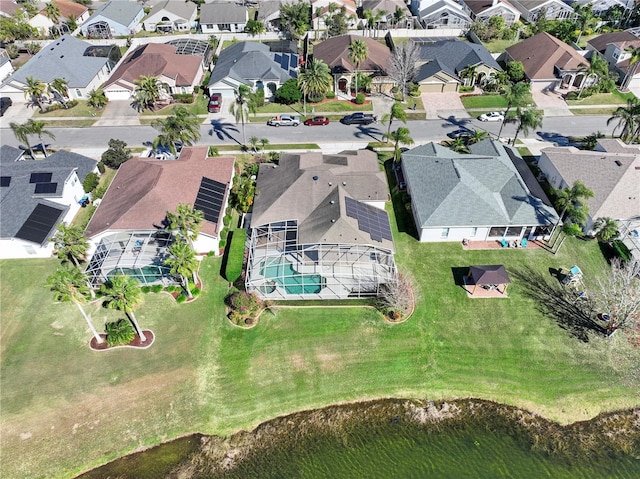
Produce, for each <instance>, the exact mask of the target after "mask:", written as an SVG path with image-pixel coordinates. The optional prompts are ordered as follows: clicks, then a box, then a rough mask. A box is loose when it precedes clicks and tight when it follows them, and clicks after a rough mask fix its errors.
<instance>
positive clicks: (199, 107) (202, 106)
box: [142, 95, 209, 116]
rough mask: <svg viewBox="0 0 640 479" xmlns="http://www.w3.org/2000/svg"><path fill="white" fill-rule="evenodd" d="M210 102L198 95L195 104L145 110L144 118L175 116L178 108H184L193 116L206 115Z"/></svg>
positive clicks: (172, 105)
mask: <svg viewBox="0 0 640 479" xmlns="http://www.w3.org/2000/svg"><path fill="white" fill-rule="evenodd" d="M208 104H209V100H208V99H207V98H206V97H205V96H204V95H196V99H195V101H194V102H193V103H173V104H171V105H169V106H167V107H166V108H162V109H160V110H153V111H151V110H144V111H143V112H142V116H169V115H173V114H174V112H175V110H176V108H178V107H180V106H183V107H185V108H186V109H187V110H188V111H189V113H191V114H193V115H206V114H207V113H208V111H207V106H208Z"/></svg>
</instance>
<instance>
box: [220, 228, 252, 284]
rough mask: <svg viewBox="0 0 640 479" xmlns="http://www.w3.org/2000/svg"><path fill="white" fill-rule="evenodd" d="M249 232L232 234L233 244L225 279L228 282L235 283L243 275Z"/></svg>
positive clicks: (241, 231)
mask: <svg viewBox="0 0 640 479" xmlns="http://www.w3.org/2000/svg"><path fill="white" fill-rule="evenodd" d="M246 237H247V232H246V231H245V230H243V229H240V230H235V231H234V232H233V233H231V240H230V241H231V243H230V244H229V251H228V254H227V263H226V265H225V270H224V277H225V278H226V279H227V281H229V282H231V283H234V282H235V281H237V280H238V278H239V277H240V275H241V274H242V263H243V261H244V243H245V240H246Z"/></svg>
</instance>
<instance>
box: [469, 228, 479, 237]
mask: <svg viewBox="0 0 640 479" xmlns="http://www.w3.org/2000/svg"><path fill="white" fill-rule="evenodd" d="M477 234H478V228H471V234H470V235H469V236H471V237H474V236H475V235H477Z"/></svg>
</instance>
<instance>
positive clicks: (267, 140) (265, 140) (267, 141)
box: [260, 138, 269, 154]
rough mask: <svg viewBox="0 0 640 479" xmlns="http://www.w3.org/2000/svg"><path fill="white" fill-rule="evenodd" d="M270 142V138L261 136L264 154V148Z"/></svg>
mask: <svg viewBox="0 0 640 479" xmlns="http://www.w3.org/2000/svg"><path fill="white" fill-rule="evenodd" d="M268 144H269V138H260V146H261V149H262V153H263V154H264V149H265V148H266V146H267V145H268Z"/></svg>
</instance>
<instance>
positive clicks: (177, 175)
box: [86, 146, 234, 237]
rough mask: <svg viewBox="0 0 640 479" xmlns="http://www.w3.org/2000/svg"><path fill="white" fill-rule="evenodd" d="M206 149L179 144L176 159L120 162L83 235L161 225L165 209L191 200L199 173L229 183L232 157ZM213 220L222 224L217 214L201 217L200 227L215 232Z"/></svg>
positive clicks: (206, 231)
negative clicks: (212, 217) (210, 154)
mask: <svg viewBox="0 0 640 479" xmlns="http://www.w3.org/2000/svg"><path fill="white" fill-rule="evenodd" d="M207 150H208V147H207V146H202V147H193V148H184V149H183V150H182V153H181V155H180V158H179V159H178V160H165V161H163V160H156V159H155V158H133V159H131V160H129V161H127V162H126V163H124V164H122V166H120V169H119V170H118V173H117V174H116V176H115V178H114V179H113V182H112V183H111V186H110V187H109V190H108V191H107V193H106V194H105V196H104V198H103V199H102V202H101V203H100V206H99V207H98V209H97V210H96V213H95V214H94V215H93V218H91V221H90V222H89V225H88V226H87V230H86V233H87V235H88V236H89V237H92V236H95V235H97V234H100V233H102V232H104V231H106V230H151V229H157V228H162V227H163V221H164V220H165V218H166V214H167V211H174V210H175V209H176V206H177V205H178V203H189V204H191V205H193V204H194V202H195V199H196V195H197V194H198V190H199V188H200V183H201V181H202V178H203V177H206V178H209V179H211V180H214V181H217V182H220V183H223V184H226V185H229V184H230V182H231V179H232V177H233V168H234V158H230V157H220V158H208V157H207ZM228 194H229V191H228V190H227V193H226V195H227V196H228ZM225 201H226V199H225ZM220 215H221V216H222V211H221V213H220ZM218 225H220V229H221V228H222V218H220V219H219V220H218V222H217V223H214V222H211V221H206V220H205V221H204V222H203V224H202V230H201V231H202V233H205V234H208V235H211V236H216V235H217V234H218V233H219V228H218Z"/></svg>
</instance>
